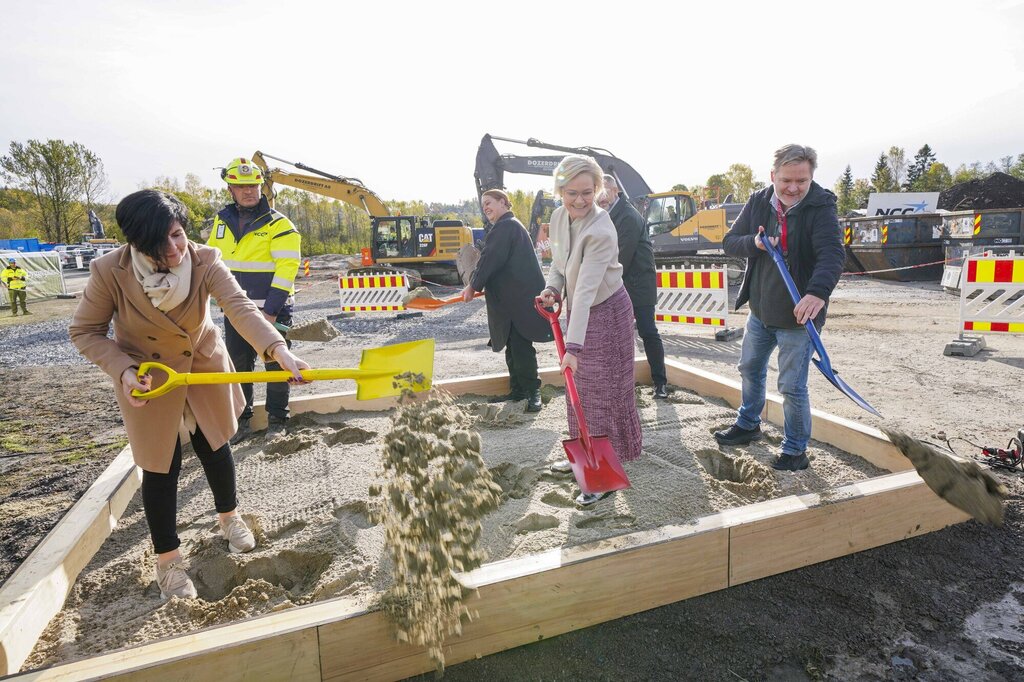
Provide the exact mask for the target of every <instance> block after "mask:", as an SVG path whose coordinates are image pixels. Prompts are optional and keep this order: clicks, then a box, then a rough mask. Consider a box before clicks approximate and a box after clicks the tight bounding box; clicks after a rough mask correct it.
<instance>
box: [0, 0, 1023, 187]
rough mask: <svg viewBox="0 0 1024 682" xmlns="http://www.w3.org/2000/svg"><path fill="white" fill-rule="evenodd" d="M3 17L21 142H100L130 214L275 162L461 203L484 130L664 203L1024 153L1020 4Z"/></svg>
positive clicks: (199, 7)
mask: <svg viewBox="0 0 1024 682" xmlns="http://www.w3.org/2000/svg"><path fill="white" fill-rule="evenodd" d="M0 6H2V8H3V27H4V30H3V37H4V39H3V40H2V41H0V64H2V65H3V66H2V68H0V97H2V99H0V151H2V152H3V153H6V151H7V149H8V147H9V145H10V143H11V141H20V142H23V141H25V140H28V139H33V138H36V139H47V138H60V139H64V140H67V141H72V140H74V141H77V142H80V143H82V144H84V145H85V146H87V147H88V148H90V149H91V150H93V151H94V152H96V153H97V154H99V156H100V157H101V158H102V159H103V161H104V163H105V166H106V170H107V174H108V176H109V179H110V184H111V197H110V198H111V200H112V201H116V200H117V199H118V198H120V197H121V196H123V195H124V194H126V193H128V192H131V191H134V190H135V189H137V188H138V187H139V186H140V184H141V183H145V182H147V181H152V180H153V179H154V178H155V177H157V176H161V175H166V176H172V177H177V178H179V179H184V176H185V174H186V173H196V174H197V175H199V176H200V177H201V178H202V179H203V181H204V182H205V183H207V184H208V185H210V186H217V185H219V184H220V180H219V177H218V174H217V171H215V170H213V169H214V167H217V166H224V165H226V163H227V162H228V161H229V160H230V159H231V158H233V157H235V156H240V155H250V154H251V153H252V152H253V151H255V150H257V149H259V150H262V151H264V152H267V153H269V154H273V155H275V156H279V157H283V158H285V159H289V160H293V161H302V162H304V163H307V164H309V165H311V166H314V167H316V168H320V169H323V170H326V171H330V172H333V173H337V174H341V175H348V176H355V177H358V178H360V179H362V180H363V181H364V182H365V183H366V184H367V185H368V186H369V187H370V188H371V189H373V190H374V191H376V192H377V193H378V194H379V195H381V196H382V197H383V198H385V199H424V200H428V201H454V200H458V199H464V198H468V197H472V196H474V194H475V192H474V181H473V165H474V158H475V155H476V149H477V145H478V144H479V142H480V138H481V137H482V136H483V134H484V133H491V134H494V135H500V136H505V137H511V138H517V139H526V138H528V137H535V138H538V139H541V140H544V141H546V142H552V143H555V144H560V145H569V146H577V145H578V146H582V145H592V146H596V147H604V148H606V149H609V150H611V151H612V152H613V153H614V154H615V155H616V156H619V157H620V158H622V159H623V160H625V161H627V162H628V163H630V164H631V165H632V166H633V167H634V168H636V169H637V170H638V171H639V172H640V173H641V175H643V176H644V178H645V179H646V180H647V182H648V184H650V185H651V186H652V187H653V188H654V189H655V191H663V190H667V189H669V188H670V187H671V186H672V185H673V184H676V183H680V182H681V183H685V184H688V185H693V184H703V183H704V181H705V180H706V179H707V177H708V176H709V175H711V174H712V173H716V172H721V171H724V170H726V169H727V168H728V166H729V165H730V164H732V163H737V162H739V163H745V164H748V165H750V166H751V167H752V168H753V169H754V171H755V175H756V176H757V178H758V179H761V180H766V179H767V176H768V170H769V166H770V163H771V154H772V151H773V150H774V149H775V148H777V147H778V146H780V145H782V144H785V143H787V142H799V143H802V144H807V145H811V146H813V147H815V148H816V149H817V150H818V153H819V164H820V165H819V168H818V173H817V176H816V179H817V180H818V181H819V182H821V183H822V184H823V185H825V186H826V187H832V185H833V184H834V183H835V180H836V179H837V178H838V176H839V175H840V174H841V173H842V171H843V169H844V167H845V166H846V165H847V164H851V165H852V167H853V172H854V176H855V177H868V176H870V174H871V171H872V169H873V167H874V163H875V161H876V160H877V158H878V155H879V153H881V152H882V151H884V150H886V149H888V148H889V147H890V146H892V145H897V146H901V147H903V148H904V149H905V150H906V154H907V158H908V160H909V159H910V158H911V157H912V156H913V155H914V153H915V152H916V151H917V150H918V148H920V147H921V145H922V144H924V143H928V144H929V145H931V147H932V149H933V150H934V151H935V153H936V154H937V155H938V160H939V161H942V162H944V163H946V164H947V165H948V166H950V168H951V169H953V168H955V167H956V166H957V165H959V164H961V163H971V162H973V161H982V162H987V161H990V160H996V159H998V158H999V157H1001V156H1006V155H1008V154H1012V155H1014V156H1016V155H1017V154H1021V153H1024V123H1022V120H1024V119H1022V115H1021V112H1022V111H1024V88H1022V82H1021V81H1022V79H1024V40H1022V39H1021V36H1022V35H1024V2H1022V1H1021V0H1002V1H998V0H996V1H986V0H972V1H971V2H964V1H963V0H960V1H959V2H947V1H945V0H939V1H935V2H917V1H914V2H899V1H896V0H889V1H887V2H876V1H875V0H863V1H861V2H851V3H842V4H840V3H830V2H804V1H802V0H801V1H791V2H751V3H747V2H728V1H719V2H711V3H701V4H696V3H687V2H666V1H665V0H660V1H659V2H647V1H646V0H632V1H631V2H619V3H608V2H599V1H591V2H588V3H578V2H558V1H557V0H553V1H551V0H549V1H546V2H535V1H533V0H517V1H515V2H506V3H487V2H445V1H444V0H437V1H434V2H424V1H422V0H421V1H419V2H388V1H387V0H374V1H373V2H318V1H315V0H307V1H305V2H301V3H286V2H276V3H275V2H265V1H264V0H250V1H249V2H242V3H235V2H220V3H216V4H215V3H209V2H196V1H176V2H166V1H161V2H152V1H150V0H132V1H130V2H128V1H124V2H122V1H111V2H102V1H97V2H80V3H78V2H71V1H70V0H67V1H65V2H53V1H50V0H34V1H33V2H14V1H13V0H2V5H0ZM499 149H500V150H501V151H507V152H511V153H518V154H530V153H537V152H531V151H530V150H528V149H527V148H525V147H518V146H514V145H504V146H499ZM507 177H508V184H509V186H510V188H512V189H519V188H522V189H539V188H541V187H546V186H547V184H548V183H547V182H546V181H545V179H544V178H541V177H533V176H507Z"/></svg>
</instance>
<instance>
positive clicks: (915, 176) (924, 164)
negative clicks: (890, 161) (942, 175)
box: [903, 144, 935, 192]
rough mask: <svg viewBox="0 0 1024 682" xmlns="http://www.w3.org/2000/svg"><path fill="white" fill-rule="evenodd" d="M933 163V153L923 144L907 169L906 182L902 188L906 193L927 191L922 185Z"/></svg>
mask: <svg viewBox="0 0 1024 682" xmlns="http://www.w3.org/2000/svg"><path fill="white" fill-rule="evenodd" d="M933 163H935V152H933V151H932V148H931V147H929V146H928V145H927V144H925V145H924V146H923V147H921V148H920V149H918V150H917V154H915V155H914V161H913V162H912V163H911V164H910V168H908V169H907V181H906V183H904V185H903V188H904V189H906V190H907V191H908V192H921V191H927V190H924V189H923V184H922V183H923V181H924V177H925V176H926V175H927V174H928V169H930V168H931V167H932V164H933Z"/></svg>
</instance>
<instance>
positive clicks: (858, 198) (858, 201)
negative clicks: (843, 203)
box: [851, 178, 872, 209]
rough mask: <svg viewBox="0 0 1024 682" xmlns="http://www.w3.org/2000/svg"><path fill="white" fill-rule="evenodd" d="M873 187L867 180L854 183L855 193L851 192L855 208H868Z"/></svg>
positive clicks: (858, 179)
mask: <svg viewBox="0 0 1024 682" xmlns="http://www.w3.org/2000/svg"><path fill="white" fill-rule="evenodd" d="M871 190H872V186H871V182H870V181H868V179H867V178H857V179H856V180H854V181H853V191H852V192H851V197H852V198H851V201H852V203H853V207H854V208H860V209H863V208H867V207H868V197H869V195H870V194H871Z"/></svg>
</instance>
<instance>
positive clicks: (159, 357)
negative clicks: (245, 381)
mask: <svg viewBox="0 0 1024 682" xmlns="http://www.w3.org/2000/svg"><path fill="white" fill-rule="evenodd" d="M116 218H117V222H118V225H119V226H120V227H121V230H122V231H123V232H124V236H125V240H126V241H127V242H128V244H127V245H125V246H122V247H121V248H119V249H116V250H114V251H112V252H110V253H109V254H107V255H105V256H103V257H102V258H98V259H96V260H94V261H92V264H91V266H90V276H89V282H88V284H87V285H86V288H85V292H84V293H83V295H82V301H81V303H80V304H79V306H78V309H77V310H76V311H75V316H74V318H73V319H72V321H71V328H70V335H71V340H72V342H73V343H74V344H75V346H76V347H77V348H78V350H79V351H80V352H81V353H82V355H84V356H85V357H86V358H88V359H89V360H91V361H92V362H94V363H95V364H96V365H97V366H99V368H100V369H102V370H103V371H104V372H106V373H107V374H108V375H109V376H110V377H111V378H112V379H113V381H114V386H115V395H116V397H117V403H118V406H119V407H120V409H121V415H122V418H123V420H124V425H125V430H126V431H127V432H128V442H129V444H130V445H131V448H132V454H133V456H134V458H135V463H136V464H138V465H139V467H140V468H141V469H142V503H143V506H144V508H145V511H146V521H147V523H148V525H149V530H150V534H151V536H152V538H153V545H154V549H155V552H156V554H157V565H156V578H157V584H158V585H159V587H160V594H161V596H162V597H163V598H165V599H166V598H169V597H171V596H177V597H195V596H196V590H195V586H194V585H193V584H192V580H191V579H190V578H189V576H188V574H187V573H186V571H185V567H184V564H183V561H182V557H181V553H180V551H179V549H178V547H179V545H180V541H179V540H178V535H177V532H176V516H177V487H178V474H179V473H180V471H181V443H182V436H181V435H179V434H188V436H187V437H188V438H189V439H190V440H191V442H192V446H193V448H194V449H195V452H196V455H197V456H198V457H199V460H200V463H201V464H202V466H203V470H204V471H205V473H206V478H207V480H208V481H209V484H210V488H211V489H212V491H213V497H214V501H215V504H216V508H217V512H218V515H219V521H220V529H221V534H222V535H223V536H224V538H225V539H226V540H227V541H228V548H229V549H230V550H231V551H232V552H247V551H250V550H252V549H253V548H254V547H255V546H256V541H255V539H254V538H253V535H252V533H251V532H250V531H249V529H248V528H247V527H246V525H245V522H244V521H242V518H241V517H240V516H239V515H238V511H237V508H236V507H237V501H236V497H235V465H234V461H233V459H232V457H231V449H230V447H229V446H228V439H229V438H230V437H231V436H232V434H233V433H234V431H235V427H236V424H237V419H238V415H239V414H241V412H242V409H243V408H244V407H245V400H244V398H243V397H242V390H241V388H240V387H239V385H238V384H221V385H208V386H188V387H184V388H178V389H175V390H173V391H170V392H169V393H166V394H165V395H163V396H160V397H158V398H153V399H151V400H140V399H138V398H135V397H133V396H132V391H133V390H135V389H138V390H140V391H147V390H149V389H150V388H151V387H152V386H153V385H154V384H153V381H152V377H150V376H148V375H147V376H146V377H144V378H143V379H142V380H141V381H140V380H139V379H138V377H137V372H138V368H139V365H140V364H141V363H142V362H145V361H157V362H160V363H162V364H164V365H167V366H168V367H170V368H171V369H173V370H174V371H176V372H231V371H234V368H233V367H232V366H231V361H230V360H229V358H228V354H227V350H226V348H225V346H224V342H223V341H222V340H221V337H220V332H219V331H218V329H217V327H216V326H214V324H213V322H212V321H211V320H210V314H209V310H210V306H209V303H210V297H211V296H212V297H213V298H215V299H216V300H217V303H218V304H219V305H220V306H221V307H222V308H223V309H224V314H225V315H226V316H227V317H228V319H230V320H231V323H232V325H234V326H235V328H236V329H238V330H239V332H241V334H242V336H244V337H245V339H246V340H247V341H249V342H250V343H251V344H252V345H253V347H254V348H258V349H261V350H262V352H263V355H264V356H265V357H266V358H268V359H273V360H275V361H277V362H278V363H280V364H281V367H283V368H284V369H286V370H288V371H290V372H291V373H292V374H293V375H294V377H295V378H294V379H290V380H289V381H293V382H298V383H301V382H302V376H301V374H300V373H299V371H300V370H301V369H306V368H308V367H309V365H307V364H306V363H305V362H303V361H302V360H300V359H298V358H297V357H295V356H294V355H292V353H291V352H290V351H289V350H288V348H287V347H286V346H285V343H284V341H283V340H282V339H281V335H280V334H279V333H277V331H276V330H275V329H274V327H273V325H271V324H270V323H269V322H267V321H266V319H265V318H264V317H263V314H262V313H261V312H260V310H259V309H258V308H257V307H256V305H255V304H254V303H253V302H252V301H251V300H250V299H249V298H248V297H247V296H246V295H245V292H244V291H242V289H241V288H239V286H238V283H237V282H236V281H235V278H234V277H233V276H232V275H231V272H230V271H229V270H228V269H227V267H226V266H225V265H224V264H223V263H222V262H221V260H220V252H219V251H218V250H217V249H212V248H208V247H206V246H200V245H198V244H194V243H192V242H190V241H189V240H188V237H187V235H186V233H185V229H186V228H187V226H188V212H187V209H186V208H185V205H184V204H182V203H181V201H180V200H178V198H177V197H175V196H173V195H171V194H167V193H165V192H159V191H156V190H142V191H140V192H135V193H134V194H130V195H128V196H127V197H125V198H124V199H123V200H122V201H121V203H120V204H118V206H117V212H116ZM111 322H113V327H114V333H113V338H110V337H108V335H107V334H108V330H109V328H110V325H111ZM158 384H159V382H158ZM158 384H157V385H158Z"/></svg>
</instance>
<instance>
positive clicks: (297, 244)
mask: <svg viewBox="0 0 1024 682" xmlns="http://www.w3.org/2000/svg"><path fill="white" fill-rule="evenodd" d="M221 177H222V178H223V179H224V180H225V182H227V184H228V191H229V192H231V198H232V199H234V203H232V204H229V205H228V206H225V207H224V208H223V209H222V210H221V211H220V213H218V214H217V217H216V218H215V219H214V221H213V227H212V229H211V232H210V238H209V239H208V240H207V242H206V243H207V245H209V246H213V247H216V248H218V249H220V252H221V255H222V257H223V259H224V264H225V265H227V266H228V268H229V269H230V270H231V273H232V274H233V275H234V276H235V279H236V280H238V284H239V285H240V286H241V287H242V289H244V290H245V293H246V294H248V296H249V298H251V299H252V300H253V302H254V303H255V304H256V305H257V307H259V308H260V309H261V310H262V311H263V314H264V315H265V316H266V318H267V320H269V321H270V322H272V323H274V326H275V327H277V329H278V330H279V331H280V332H281V334H282V336H284V335H285V333H286V332H287V331H288V328H289V327H291V324H292V306H293V304H294V301H295V299H294V294H295V276H296V274H298V270H299V260H300V257H301V250H300V249H301V241H302V238H301V236H300V235H299V232H298V230H296V229H295V225H293V224H292V221H290V220H288V218H286V217H285V216H284V215H283V214H282V213H280V212H278V211H276V210H274V209H272V208H271V207H270V204H269V202H268V201H267V199H266V197H264V196H263V195H262V194H261V192H260V188H261V186H262V184H263V173H261V172H260V169H259V167H257V166H256V165H255V164H254V163H253V162H252V160H251V159H247V158H237V159H234V160H233V161H232V162H231V163H229V164H228V166H227V168H225V169H223V170H222V171H221ZM224 341H225V343H226V345H227V349H228V354H229V355H230V356H231V361H232V363H234V365H235V371H236V372H251V371H253V368H254V366H255V363H256V355H257V353H256V351H255V350H254V349H253V348H252V346H250V345H249V344H248V343H247V342H246V340H245V339H244V338H242V337H241V335H239V334H238V332H237V331H235V329H234V328H232V326H231V323H230V322H229V321H228V320H227V318H225V319H224ZM285 341H286V342H287V343H288V346H289V348H290V347H291V342H289V341H288V339H287V337H286V338H285ZM266 368H267V370H270V371H273V370H278V369H280V367H279V366H278V365H277V363H275V362H269V363H266ZM242 393H243V394H244V395H245V403H246V405H245V411H244V412H242V415H241V416H240V417H239V418H238V431H237V433H235V435H234V437H233V438H232V439H231V443H232V444H233V445H234V444H237V443H239V442H241V441H242V440H244V439H245V438H246V437H247V436H249V434H250V433H251V432H252V431H251V429H250V427H249V420H250V419H251V417H252V403H253V399H252V384H242ZM288 394H289V385H288V383H287V382H283V381H282V382H271V383H268V384H267V403H266V407H267V417H268V422H269V423H268V426H267V433H266V436H267V437H268V438H270V437H274V436H277V435H279V434H283V433H285V432H286V428H287V420H288Z"/></svg>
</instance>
